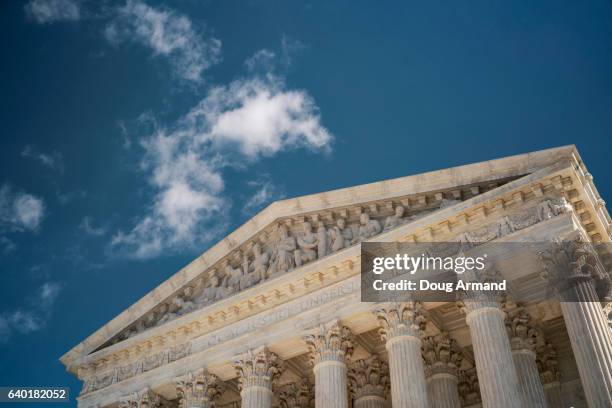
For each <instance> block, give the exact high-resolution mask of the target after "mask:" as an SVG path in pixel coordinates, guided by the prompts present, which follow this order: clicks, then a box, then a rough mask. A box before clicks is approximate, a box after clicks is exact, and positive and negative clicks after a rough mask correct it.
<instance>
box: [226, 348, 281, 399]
mask: <svg viewBox="0 0 612 408" xmlns="http://www.w3.org/2000/svg"><path fill="white" fill-rule="evenodd" d="M282 367H283V362H282V360H281V359H280V357H278V355H277V354H275V353H272V352H271V351H270V350H268V349H267V348H266V347H261V348H259V349H256V350H249V351H248V352H247V353H246V355H244V356H243V357H242V358H240V359H238V360H237V361H236V362H234V368H235V369H236V371H237V373H238V375H239V381H240V388H241V389H245V388H248V387H254V386H260V387H266V388H271V387H272V385H273V383H274V382H275V381H276V380H277V379H278V377H280V375H281V369H282Z"/></svg>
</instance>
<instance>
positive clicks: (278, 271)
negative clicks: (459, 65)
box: [61, 146, 612, 408]
mask: <svg viewBox="0 0 612 408" xmlns="http://www.w3.org/2000/svg"><path fill="white" fill-rule="evenodd" d="M611 233H612V227H611V220H610V216H609V214H608V212H607V210H606V208H605V203H604V202H603V200H602V199H601V198H600V196H599V194H598V192H597V189H596V187H595V185H594V183H593V179H592V177H591V175H590V174H589V173H588V171H587V170H586V167H585V165H584V163H583V162H582V160H581V158H580V155H579V153H578V152H577V150H576V148H575V147H574V146H565V147H560V148H555V149H549V150H544V151H539V152H533V153H529V154H524V155H519V156H513V157H508V158H503V159H497V160H492V161H488V162H484V163H477V164H471V165H465V166H460V167H455V168H450V169H446V170H439V171H435V172H431V173H424V174H420V175H416V176H408V177H403V178H399V179H394V180H387V181H382V182H378V183H372V184H367V185H363V186H356V187H351V188H346V189H341V190H336V191H331V192H325V193H320V194H315V195H310V196H304V197H298V198H294V199H288V200H283V201H279V202H275V203H273V204H271V205H270V206H269V207H268V208H266V209H264V210H263V211H262V212H261V213H259V214H257V215H256V216H255V217H253V218H252V219H251V220H249V221H248V222H246V223H245V224H244V225H243V226H241V227H240V228H238V229H237V230H236V231H234V232H232V233H231V234H229V235H228V236H227V237H225V238H224V239H223V240H221V241H220V242H219V243H218V244H216V245H215V246H213V247H211V248H210V249H209V250H208V251H206V252H205V253H204V254H202V255H201V256H200V257H198V258H197V259H195V260H194V261H193V262H192V263H190V264H189V265H187V266H186V267H185V268H183V269H182V270H180V271H179V272H177V273H176V274H175V275H173V276H172V277H171V278H169V279H168V280H167V281H166V282H164V283H162V284H161V285H160V286H159V287H157V288H155V289H153V290H152V291H151V292H150V293H149V294H147V295H146V296H145V297H143V298H142V299H140V300H139V301H138V302H136V303H135V304H134V305H132V306H130V307H129V308H128V309H127V310H125V311H124V312H123V313H121V314H120V315H119V316H117V317H116V318H114V319H113V320H111V321H110V322H109V323H108V324H106V325H105V326H104V327H102V328H100V329H99V330H97V331H96V332H95V333H93V334H92V335H91V336H89V337H88V338H87V339H85V340H84V341H83V342H82V343H80V344H79V345H77V346H75V347H74V348H73V349H72V350H70V351H69V352H67V353H66V354H65V355H64V356H63V357H62V358H61V361H62V362H63V364H65V366H66V367H67V369H68V370H69V371H70V372H71V373H74V375H76V376H78V378H79V379H80V380H82V381H83V389H82V391H81V394H80V395H79V397H78V404H79V407H92V408H93V407H96V408H98V407H100V408H102V407H133V408H141V407H142V408H144V407H148V408H155V407H179V406H180V407H183V408H196V407H197V408H202V407H221V408H225V407H228V408H229V407H249V408H255V407H257V408H266V407H270V408H272V407H283V408H285V407H317V408H320V407H326V408H343V407H345V408H348V407H355V408H369V407H371V408H375V407H379V408H383V407H394V408H397V407H401V408H407V407H431V408H433V407H436V408H437V407H457V408H458V407H487V408H489V407H490V408H498V407H502V408H503V407H532V406H533V407H557V406H574V407H581V406H583V407H586V406H589V407H610V406H612V329H611V327H612V326H611V323H610V316H611V315H612V312H610V310H612V309H611V308H612V296H611V294H612V292H609V293H605V292H604V293H603V294H602V293H601V290H600V288H601V286H602V284H601V282H602V280H603V281H605V280H606V279H607V280H608V281H609V280H610V277H609V275H608V272H606V271H610V270H611V267H612V265H611V264H612V255H611V254H609V253H607V252H606V250H605V248H606V246H598V247H597V248H603V249H598V250H599V253H597V254H596V256H594V257H592V258H588V257H586V256H585V255H584V253H583V252H581V250H580V248H577V247H571V248H570V247H568V250H567V254H569V255H568V258H567V260H568V262H567V263H566V264H563V263H562V262H548V261H547V258H546V257H545V256H543V258H542V262H543V264H544V265H546V267H545V268H544V270H541V268H540V269H538V268H535V267H530V266H529V265H525V267H524V268H516V269H511V270H503V271H502V274H504V277H506V278H508V279H513V280H514V281H516V282H521V283H522V286H521V287H520V288H518V290H521V291H524V292H525V293H534V294H536V292H538V291H541V290H543V289H542V288H543V287H544V285H543V282H546V281H547V280H550V279H556V280H562V281H563V282H567V288H568V289H567V290H568V291H571V294H572V296H575V297H578V298H579V299H581V300H582V301H581V302H573V303H568V302H563V300H564V296H566V292H563V293H558V294H557V297H556V298H555V299H552V300H548V301H542V302H535V301H534V302H531V303H530V302H526V303H519V304H517V303H513V302H512V301H511V299H505V298H501V297H499V298H497V297H494V296H492V297H490V298H487V299H485V300H482V299H481V300H482V301H479V302H471V303H467V302H465V303H463V304H461V303H454V302H453V303H451V302H446V303H444V302H428V303H420V302H401V303H380V304H375V303H365V302H361V301H360V276H359V275H360V246H359V243H360V242H364V241H380V242H452V241H461V242H469V243H480V242H525V241H533V240H540V241H552V240H565V241H567V242H568V245H579V244H576V242H578V241H576V240H577V238H580V239H581V241H580V242H583V243H584V242H589V243H597V244H599V243H607V242H610V237H611ZM570 243H574V244H570ZM587 258H588V259H587ZM555 259H557V258H555ZM547 262H548V263H547ZM572 262H574V263H580V264H581V265H587V266H592V268H593V271H597V276H595V272H592V273H591V272H589V271H590V269H588V268H582V269H581V272H580V276H576V273H575V271H574V272H572V266H571V265H574V263H572ZM602 274H603V275H602ZM586 333H588V335H587V334H586Z"/></svg>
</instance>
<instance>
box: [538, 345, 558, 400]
mask: <svg viewBox="0 0 612 408" xmlns="http://www.w3.org/2000/svg"><path fill="white" fill-rule="evenodd" d="M537 354H538V358H537V360H536V361H537V364H538V370H539V372H540V380H541V382H542V384H543V387H544V394H545V395H546V401H548V406H549V407H560V406H563V400H562V399H561V383H560V382H559V378H560V377H561V375H560V373H559V363H558V362H557V352H556V351H555V348H554V347H553V346H552V344H550V343H545V344H544V345H542V346H540V347H538V349H537Z"/></svg>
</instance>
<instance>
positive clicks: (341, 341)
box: [303, 321, 354, 366]
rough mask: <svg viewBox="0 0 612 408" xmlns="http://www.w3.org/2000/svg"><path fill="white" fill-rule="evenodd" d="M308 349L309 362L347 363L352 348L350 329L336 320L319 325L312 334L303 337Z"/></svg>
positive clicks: (352, 341)
mask: <svg viewBox="0 0 612 408" xmlns="http://www.w3.org/2000/svg"><path fill="white" fill-rule="evenodd" d="M303 339H304V341H305V342H306V344H307V345H308V349H309V351H310V362H311V364H312V365H314V366H316V365H317V364H319V363H320V362H323V361H340V362H343V363H348V360H349V359H350V357H351V355H352V354H353V349H354V346H353V344H354V338H353V334H352V332H351V330H350V329H349V328H348V327H346V326H343V325H342V324H340V322H338V321H333V322H330V323H328V324H326V325H321V326H320V327H319V328H318V330H317V331H316V332H315V333H314V334H309V335H306V336H304V337H303Z"/></svg>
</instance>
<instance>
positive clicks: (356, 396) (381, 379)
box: [348, 354, 389, 408]
mask: <svg viewBox="0 0 612 408" xmlns="http://www.w3.org/2000/svg"><path fill="white" fill-rule="evenodd" d="M348 377H349V384H350V390H351V396H352V398H353V407H354V408H385V406H386V405H385V404H386V395H387V390H388V388H389V366H388V365H387V363H385V362H384V361H382V360H381V359H380V358H379V356H378V355H376V354H374V355H372V356H371V357H369V358H368V359H365V360H357V361H356V362H354V363H353V364H352V365H351V366H350V368H349V375H348Z"/></svg>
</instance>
